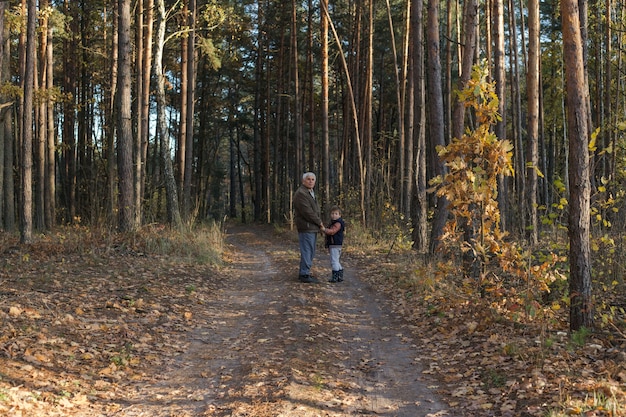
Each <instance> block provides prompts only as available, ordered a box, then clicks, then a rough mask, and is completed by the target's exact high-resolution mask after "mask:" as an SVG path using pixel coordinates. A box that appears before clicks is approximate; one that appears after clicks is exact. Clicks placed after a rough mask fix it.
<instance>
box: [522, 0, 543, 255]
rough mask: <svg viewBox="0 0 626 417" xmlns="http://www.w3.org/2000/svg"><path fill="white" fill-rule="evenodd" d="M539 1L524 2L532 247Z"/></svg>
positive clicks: (532, 239) (533, 237)
mask: <svg viewBox="0 0 626 417" xmlns="http://www.w3.org/2000/svg"><path fill="white" fill-rule="evenodd" d="M539 23H540V22H539V1H538V0H529V1H528V68H527V71H526V96H527V100H528V104H527V105H528V122H527V127H526V130H527V132H528V138H527V141H526V170H525V174H526V187H525V191H526V196H525V198H524V199H523V201H524V203H523V206H525V210H524V214H525V216H526V218H527V223H526V224H527V227H526V230H527V234H528V241H529V243H530V244H531V245H533V246H534V245H536V244H537V240H538V222H537V169H538V168H539V166H538V164H539V152H538V150H539V65H540V64H539V62H540V61H539V60H540V57H541V45H540V43H539V31H540V26H539Z"/></svg>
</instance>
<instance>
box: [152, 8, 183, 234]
mask: <svg viewBox="0 0 626 417" xmlns="http://www.w3.org/2000/svg"><path fill="white" fill-rule="evenodd" d="M156 6H157V10H158V24H157V36H156V50H155V55H154V76H155V78H156V82H157V88H156V95H157V119H158V128H159V138H160V139H161V155H162V158H163V175H164V177H165V178H164V180H165V192H166V196H165V198H166V201H167V217H168V221H169V222H170V224H171V225H172V226H173V227H174V228H177V229H178V228H180V227H181V226H182V219H181V216H180V209H179V206H178V193H177V191H176V179H175V178H174V170H173V167H172V158H171V156H170V132H169V129H168V128H167V119H166V114H165V107H166V104H167V103H166V101H165V74H164V73H163V49H164V46H165V23H166V22H165V4H164V0H157V2H156Z"/></svg>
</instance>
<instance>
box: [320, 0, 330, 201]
mask: <svg viewBox="0 0 626 417" xmlns="http://www.w3.org/2000/svg"><path fill="white" fill-rule="evenodd" d="M320 1H321V2H322V9H326V8H327V7H328V0H320ZM320 23H321V26H322V33H321V37H322V39H321V43H322V45H321V54H322V68H321V72H322V75H321V78H322V80H321V81H322V91H321V95H322V108H321V112H322V165H323V169H324V172H325V175H324V177H323V178H324V183H323V185H322V187H323V189H324V195H326V196H327V198H329V197H330V195H331V194H330V176H331V172H330V131H329V125H328V19H327V17H326V14H324V13H322V14H321V16H320Z"/></svg>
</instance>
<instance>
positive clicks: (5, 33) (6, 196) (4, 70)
mask: <svg viewBox="0 0 626 417" xmlns="http://www.w3.org/2000/svg"><path fill="white" fill-rule="evenodd" d="M8 7H9V2H5V1H3V2H0V37H1V38H0V83H5V82H7V80H9V78H10V70H9V65H5V63H7V62H9V61H10V59H11V39H10V36H9V35H10V32H9V31H10V25H8V24H6V23H7V22H6V15H5V11H6V10H7V8H8ZM9 99H10V98H9V97H7V96H5V95H4V94H2V95H0V102H2V110H0V147H1V148H2V159H0V163H1V164H2V172H1V173H0V175H1V177H2V193H1V194H0V198H1V199H2V200H1V201H2V205H1V207H2V211H1V214H2V226H3V227H4V230H6V231H8V232H12V231H14V230H15V203H14V200H15V198H14V192H15V190H14V182H13V156H14V155H13V143H14V140H15V138H14V135H13V111H12V110H13V103H12V102H10V101H9Z"/></svg>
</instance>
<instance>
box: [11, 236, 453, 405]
mask: <svg viewBox="0 0 626 417" xmlns="http://www.w3.org/2000/svg"><path fill="white" fill-rule="evenodd" d="M293 235H294V236H293V240H292V241H285V235H284V234H281V235H280V236H279V235H277V234H275V232H274V230H273V229H272V228H270V227H257V226H254V227H251V228H246V227H241V226H238V227H235V228H233V229H232V230H228V238H227V243H228V249H227V254H226V257H227V265H226V267H224V268H223V269H220V270H219V271H216V270H215V269H214V268H208V267H204V266H195V265H180V264H177V263H170V262H168V260H167V259H164V258H159V257H153V256H144V255H143V254H141V253H121V254H120V253H116V254H105V253H102V254H98V255H97V256H93V257H91V258H90V257H85V256H80V255H72V254H65V255H63V256H53V257H51V258H48V259H45V260H42V259H38V260H37V262H35V261H34V259H35V258H37V256H36V254H35V253H30V254H29V257H31V258H29V259H30V262H25V261H24V259H25V258H24V257H25V254H24V253H20V252H16V253H10V254H7V256H6V259H5V264H4V267H3V269H2V286H3V291H2V292H1V293H0V303H1V305H2V312H1V313H0V320H1V321H2V325H3V330H2V333H0V415H8V416H43V415H46V416H53V415H56V416H89V417H90V416H152V417H166V416H178V417H182V416H233V417H240V416H241V417H242V416H254V417H264V416H272V417H278V416H283V417H289V416H298V417H309V416H310V417H314V416H328V417H330V416H388V417H395V416H397V417H401V416H406V417H409V416H410V417H415V416H423V417H426V416H462V415H465V414H464V413H463V412H460V411H458V410H456V411H455V410H448V408H447V407H446V406H445V405H444V403H443V402H441V401H440V400H439V399H438V398H437V395H436V393H435V390H436V389H437V387H436V383H435V382H432V381H429V380H428V379H426V375H427V373H428V372H424V371H425V370H424V369H423V366H424V365H423V363H424V359H425V358H424V355H422V353H421V352H420V348H419V340H416V339H415V338H414V334H413V333H414V330H415V328H413V327H411V326H410V325H409V324H408V323H407V322H405V321H403V320H402V319H400V318H398V317H397V316H396V315H394V314H392V313H391V311H392V310H391V308H390V307H391V306H390V305H389V301H388V300H387V299H386V298H385V296H383V295H381V294H377V293H376V292H374V291H373V290H372V289H371V288H370V287H369V286H368V285H367V284H366V283H365V282H364V281H363V280H361V279H360V277H359V265H352V264H351V262H350V259H345V266H346V269H345V271H346V272H345V282H343V283H336V284H331V283H328V282H326V278H327V276H328V275H329V273H330V272H329V269H330V268H329V261H328V255H327V254H326V253H325V251H324V250H323V249H322V248H321V247H320V250H319V252H318V256H317V258H316V261H315V262H316V264H315V269H314V272H316V273H317V274H316V275H317V276H318V277H319V278H320V281H321V282H320V283H319V284H303V283H300V282H298V281H297V279H296V278H297V265H298V259H299V255H298V251H297V237H296V236H295V232H294V234H293ZM287 239H289V238H287Z"/></svg>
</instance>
